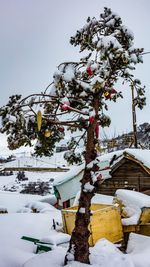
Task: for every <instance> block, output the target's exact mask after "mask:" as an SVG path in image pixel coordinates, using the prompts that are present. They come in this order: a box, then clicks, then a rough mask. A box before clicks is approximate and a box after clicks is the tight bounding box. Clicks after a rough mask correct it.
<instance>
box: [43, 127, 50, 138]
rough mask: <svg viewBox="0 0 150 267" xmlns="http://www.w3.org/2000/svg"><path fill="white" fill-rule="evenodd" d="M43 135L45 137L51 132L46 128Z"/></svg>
mask: <svg viewBox="0 0 150 267" xmlns="http://www.w3.org/2000/svg"><path fill="white" fill-rule="evenodd" d="M44 135H45V137H50V136H51V135H52V132H51V131H50V130H48V129H46V130H45V133H44Z"/></svg>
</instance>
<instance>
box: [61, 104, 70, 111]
mask: <svg viewBox="0 0 150 267" xmlns="http://www.w3.org/2000/svg"><path fill="white" fill-rule="evenodd" d="M69 109H70V107H69V106H68V105H67V104H63V105H61V110H62V111H67V110H69Z"/></svg>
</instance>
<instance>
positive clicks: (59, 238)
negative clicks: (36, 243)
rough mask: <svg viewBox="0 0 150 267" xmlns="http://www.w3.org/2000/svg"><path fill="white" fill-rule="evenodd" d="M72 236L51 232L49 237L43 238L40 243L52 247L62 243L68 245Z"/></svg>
mask: <svg viewBox="0 0 150 267" xmlns="http://www.w3.org/2000/svg"><path fill="white" fill-rule="evenodd" d="M70 237H71V236H70V235H68V234H65V233H61V232H57V231H54V230H53V231H50V233H49V235H48V236H46V237H42V238H41V239H40V241H42V242H46V243H49V244H52V245H55V246H56V245H59V244H62V243H67V242H69V241H70Z"/></svg>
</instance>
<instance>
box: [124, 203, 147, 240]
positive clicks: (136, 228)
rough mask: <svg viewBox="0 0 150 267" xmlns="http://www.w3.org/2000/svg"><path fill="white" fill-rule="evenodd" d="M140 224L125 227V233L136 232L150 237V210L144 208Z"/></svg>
mask: <svg viewBox="0 0 150 267" xmlns="http://www.w3.org/2000/svg"><path fill="white" fill-rule="evenodd" d="M141 211H142V212H141V216H140V219H139V222H138V223H137V224H136V225H127V226H123V232H124V233H131V232H135V233H138V234H142V235H147V236H150V208H142V209H141Z"/></svg>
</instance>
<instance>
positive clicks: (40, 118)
mask: <svg viewBox="0 0 150 267" xmlns="http://www.w3.org/2000/svg"><path fill="white" fill-rule="evenodd" d="M41 126H42V113H41V111H40V110H39V111H38V112H37V127H38V131H40V130H41Z"/></svg>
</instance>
